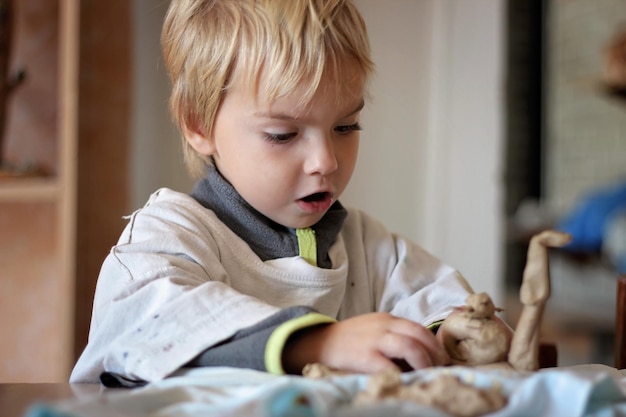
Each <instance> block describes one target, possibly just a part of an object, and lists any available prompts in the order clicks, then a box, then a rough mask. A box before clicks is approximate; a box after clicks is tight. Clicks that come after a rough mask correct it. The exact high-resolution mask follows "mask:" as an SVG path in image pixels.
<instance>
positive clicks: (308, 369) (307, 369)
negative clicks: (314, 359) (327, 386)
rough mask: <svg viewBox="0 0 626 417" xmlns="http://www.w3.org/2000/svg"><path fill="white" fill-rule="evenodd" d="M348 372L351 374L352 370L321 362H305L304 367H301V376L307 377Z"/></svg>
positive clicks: (337, 374)
mask: <svg viewBox="0 0 626 417" xmlns="http://www.w3.org/2000/svg"><path fill="white" fill-rule="evenodd" d="M350 374H353V372H348V371H343V370H339V369H334V368H330V367H328V366H326V365H323V364H321V363H307V364H306V365H305V366H304V368H302V376H305V377H307V378H326V377H332V376H341V375H350Z"/></svg>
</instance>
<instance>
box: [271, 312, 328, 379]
mask: <svg viewBox="0 0 626 417" xmlns="http://www.w3.org/2000/svg"><path fill="white" fill-rule="evenodd" d="M336 321H337V320H335V319H333V318H332V317H328V316H325V315H323V314H320V313H308V314H305V315H303V316H300V317H296V318H295V319H291V320H289V321H286V322H284V323H283V324H281V325H280V326H278V327H277V328H276V330H274V331H273V332H272V334H271V335H270V337H269V339H268V340H267V344H266V345H265V369H267V372H269V373H272V374H277V375H282V374H284V373H285V370H284V369H283V361H282V355H283V349H284V348H285V344H286V343H287V340H288V339H289V337H290V336H291V335H292V334H294V333H295V332H297V331H298V330H302V329H304V328H307V327H312V326H316V325H318V324H325V323H335V322H336Z"/></svg>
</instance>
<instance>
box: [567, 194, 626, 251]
mask: <svg viewBox="0 0 626 417" xmlns="http://www.w3.org/2000/svg"><path fill="white" fill-rule="evenodd" d="M622 212H626V182H622V183H619V184H617V185H613V186H610V187H606V188H603V189H600V190H597V191H594V192H591V193H589V194H588V195H587V196H585V197H584V198H583V199H582V200H581V201H580V203H579V204H578V205H577V206H576V207H575V208H574V210H573V211H572V212H571V213H569V214H568V215H567V216H565V217H564V218H563V219H562V220H561V222H559V224H558V225H557V229H558V230H561V231H563V232H567V233H569V234H571V235H572V241H571V242H570V243H569V244H568V245H567V246H565V249H568V250H571V251H578V252H600V251H601V250H602V248H603V243H604V240H605V235H606V233H607V231H608V227H609V225H610V224H611V220H612V219H613V217H614V216H618V215H620V214H621V213H622Z"/></svg>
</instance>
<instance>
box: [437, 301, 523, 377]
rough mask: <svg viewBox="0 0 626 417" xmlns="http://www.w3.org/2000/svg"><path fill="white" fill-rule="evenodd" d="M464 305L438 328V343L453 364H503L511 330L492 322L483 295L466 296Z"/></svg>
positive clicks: (490, 309) (491, 310)
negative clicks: (439, 335)
mask: <svg viewBox="0 0 626 417" xmlns="http://www.w3.org/2000/svg"><path fill="white" fill-rule="evenodd" d="M466 303H467V305H466V306H463V307H458V308H457V309H456V313H455V314H452V315H450V316H449V317H448V318H447V319H446V320H444V322H443V323H442V325H441V327H439V330H438V331H439V332H441V340H442V342H443V345H444V348H445V349H446V351H447V352H448V355H450V359H451V361H452V364H453V365H466V366H476V365H485V364H491V363H498V362H506V360H507V356H508V353H509V348H510V345H511V338H512V336H513V334H512V331H511V329H509V327H508V326H507V325H506V324H505V323H504V322H503V321H501V320H498V319H496V316H495V313H496V311H502V309H500V308H497V307H495V306H494V304H493V301H492V300H491V297H489V295H488V294H487V293H478V294H470V295H469V296H468V297H467V299H466Z"/></svg>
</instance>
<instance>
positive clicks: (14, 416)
mask: <svg viewBox="0 0 626 417" xmlns="http://www.w3.org/2000/svg"><path fill="white" fill-rule="evenodd" d="M104 390H105V388H102V386H101V385H100V384H69V383H23V384H13V383H10V384H6V383H5V384H0V413H1V415H2V417H23V416H24V413H25V412H26V410H27V409H28V408H29V406H31V405H32V404H36V403H37V402H40V401H46V402H50V401H57V400H63V399H66V398H79V397H80V396H83V395H94V394H97V393H100V392H102V391H104Z"/></svg>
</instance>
